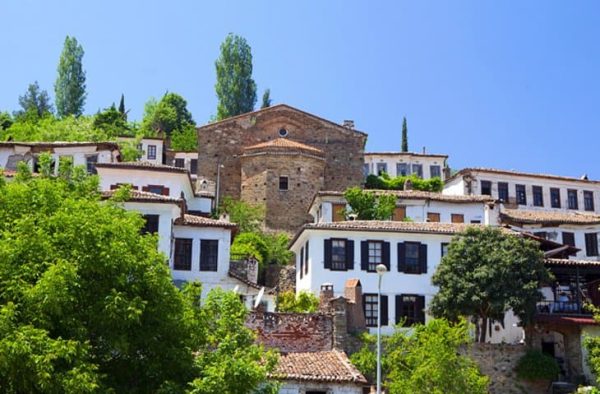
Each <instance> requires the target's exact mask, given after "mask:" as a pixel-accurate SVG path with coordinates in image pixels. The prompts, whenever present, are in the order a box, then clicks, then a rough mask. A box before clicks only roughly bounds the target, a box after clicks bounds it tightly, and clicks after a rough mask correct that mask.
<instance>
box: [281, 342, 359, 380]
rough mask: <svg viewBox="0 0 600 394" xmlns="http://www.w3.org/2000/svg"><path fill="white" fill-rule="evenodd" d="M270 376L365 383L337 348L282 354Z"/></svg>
mask: <svg viewBox="0 0 600 394" xmlns="http://www.w3.org/2000/svg"><path fill="white" fill-rule="evenodd" d="M270 377H271V378H274V379H280V380H298V381H309V382H336V383H361V384H364V383H367V380H366V379H365V377H364V376H363V375H362V374H361V373H360V372H359V371H358V369H356V367H354V366H353V365H352V363H351V362H350V360H349V359H348V357H347V356H346V354H345V353H343V352H341V351H338V350H330V351H324V352H313V353H287V354H282V355H281V356H280V358H279V362H278V364H277V367H276V368H275V371H274V372H273V373H271V374H270Z"/></svg>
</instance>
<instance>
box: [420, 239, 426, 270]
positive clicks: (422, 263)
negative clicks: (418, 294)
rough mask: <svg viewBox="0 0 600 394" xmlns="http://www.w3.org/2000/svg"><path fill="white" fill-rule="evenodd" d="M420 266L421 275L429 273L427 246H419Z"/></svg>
mask: <svg viewBox="0 0 600 394" xmlns="http://www.w3.org/2000/svg"><path fill="white" fill-rule="evenodd" d="M419 266H420V268H421V273H422V274H426V273H427V245H426V244H420V245H419Z"/></svg>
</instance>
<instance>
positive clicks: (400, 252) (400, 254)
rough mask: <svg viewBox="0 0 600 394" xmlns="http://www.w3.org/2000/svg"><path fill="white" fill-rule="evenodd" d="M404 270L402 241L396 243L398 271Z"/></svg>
mask: <svg viewBox="0 0 600 394" xmlns="http://www.w3.org/2000/svg"><path fill="white" fill-rule="evenodd" d="M404 271H406V247H405V246H404V243H403V242H399V243H398V272H404Z"/></svg>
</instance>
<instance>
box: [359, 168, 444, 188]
mask: <svg viewBox="0 0 600 394" xmlns="http://www.w3.org/2000/svg"><path fill="white" fill-rule="evenodd" d="M407 180H410V181H411V182H412V188H413V190H420V191H426V192H441V191H442V189H443V188H444V183H443V182H442V180H441V179H440V178H437V177H436V178H431V179H422V178H419V177H418V176H416V175H407V176H397V177H393V178H392V177H390V176H389V175H388V174H386V173H383V174H382V175H380V176H377V175H373V174H371V175H369V176H368V177H367V180H366V182H365V188H366V189H379V190H404V183H405V182H406V181H407Z"/></svg>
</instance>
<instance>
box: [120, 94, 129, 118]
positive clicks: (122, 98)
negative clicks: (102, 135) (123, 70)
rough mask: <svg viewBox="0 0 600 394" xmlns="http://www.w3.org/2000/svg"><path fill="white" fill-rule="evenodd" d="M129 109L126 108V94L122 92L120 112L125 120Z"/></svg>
mask: <svg viewBox="0 0 600 394" xmlns="http://www.w3.org/2000/svg"><path fill="white" fill-rule="evenodd" d="M127 112H129V111H127V110H126V109H125V95H124V94H122V93H121V101H119V113H120V114H121V117H122V118H123V120H124V121H127Z"/></svg>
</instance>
